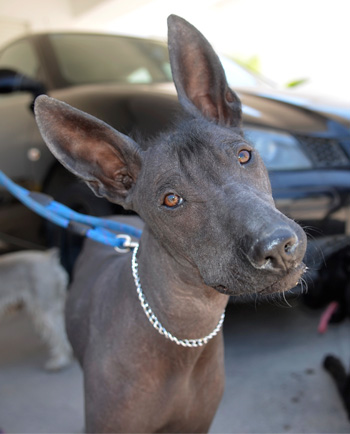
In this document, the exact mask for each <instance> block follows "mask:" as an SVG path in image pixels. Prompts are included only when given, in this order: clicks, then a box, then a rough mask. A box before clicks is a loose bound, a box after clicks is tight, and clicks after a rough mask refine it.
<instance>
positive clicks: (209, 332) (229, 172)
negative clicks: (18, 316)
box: [35, 15, 306, 433]
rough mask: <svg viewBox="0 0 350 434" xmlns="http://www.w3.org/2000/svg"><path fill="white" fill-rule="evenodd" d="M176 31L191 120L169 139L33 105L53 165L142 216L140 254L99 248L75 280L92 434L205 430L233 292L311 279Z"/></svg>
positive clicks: (56, 104) (226, 112) (247, 148)
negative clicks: (147, 137) (131, 133)
mask: <svg viewBox="0 0 350 434" xmlns="http://www.w3.org/2000/svg"><path fill="white" fill-rule="evenodd" d="M168 28H169V38H168V41H169V42H168V44H169V54H170V61H171V67H172V73H173V79H174V82H175V86H176V89H177V93H178V97H179V101H180V104H181V106H182V108H183V111H184V115H183V118H182V119H180V120H179V121H178V122H177V123H176V125H175V126H174V128H172V129H171V130H170V131H166V132H164V133H162V134H160V135H159V136H157V137H156V138H154V139H153V140H152V141H147V142H145V143H140V142H138V143H136V142H135V141H134V140H133V139H131V138H130V137H128V136H126V135H124V134H122V133H120V132H118V131H116V130H114V129H113V128H112V127H110V126H108V125H107V124H105V123H104V122H102V121H100V120H98V119H96V118H94V117H92V116H90V115H88V114H86V113H83V112H81V111H79V110H77V109H74V108H73V107H70V106H69V105H67V104H65V103H63V102H60V101H57V100H55V99H53V98H49V97H47V96H40V97H38V98H37V99H36V102H35V115H36V121H37V123H38V126H39V129H40V132H41V135H42V137H43V138H44V140H45V142H46V144H47V145H48V147H49V148H50V150H51V151H52V152H53V154H54V155H55V156H56V158H57V159H58V160H59V161H60V162H61V163H62V164H63V165H64V166H65V167H66V168H67V169H69V170H70V171H71V172H73V173H74V174H76V175H77V176H79V177H80V178H82V179H83V180H84V181H85V182H86V183H87V184H88V185H89V187H90V188H91V189H92V190H93V191H94V192H95V193H96V194H97V195H98V196H103V197H105V198H107V199H109V200H110V201H111V202H113V203H117V204H120V205H122V206H123V207H124V208H125V209H128V210H133V211H135V212H136V213H137V214H138V215H139V216H140V217H141V218H142V220H143V221H144V229H143V233H142V237H141V240H140V244H139V247H138V248H135V249H134V250H133V252H130V253H127V254H124V255H122V254H117V253H116V252H114V251H113V250H112V249H109V250H108V252H107V253H106V248H104V249H103V248H102V247H101V246H96V243H93V242H90V243H88V245H87V246H85V248H84V251H83V252H82V254H81V256H80V257H79V259H78V262H77V264H76V267H75V271H74V274H73V282H72V285H71V288H70V295H69V298H68V302H67V311H66V324H67V331H68V336H69V339H70V341H71V343H72V346H73V348H74V352H75V355H76V356H77V358H78V360H79V362H80V364H81V366H82V368H83V371H84V394H85V421H86V426H85V428H86V430H87V432H124V433H126V432H137V433H140V432H167V433H170V432H177V433H179V432H186V433H188V432H191V433H194V432H207V431H208V429H209V427H210V424H211V422H212V419H213V417H214V415H215V412H216V409H217V407H218V405H219V402H220V399H221V396H222V393H223V388H224V346H223V334H222V322H223V318H224V310H225V306H226V304H227V302H228V299H229V296H230V295H233V296H238V295H240V294H252V295H253V296H255V295H257V294H271V293H274V292H284V291H287V290H288V289H290V288H292V287H294V286H295V285H296V284H297V283H298V281H299V279H300V278H301V276H302V274H303V273H304V271H305V266H304V264H303V262H302V259H303V256H304V253H305V249H306V235H305V233H304V231H303V230H302V229H301V227H300V226H299V225H297V224H296V223H295V222H294V221H292V220H290V219H288V218H287V217H286V216H284V215H283V214H282V213H280V212H279V211H278V210H277V209H276V208H275V205H274V202H273V199H272V195H271V186H270V182H269V178H268V173H267V170H266V168H265V166H264V164H263V162H262V159H261V157H260V156H259V154H258V153H257V152H256V151H255V150H254V148H253V147H252V146H251V145H250V144H249V143H248V142H247V141H246V140H245V139H244V136H243V133H242V129H241V117H242V116H241V103H240V100H239V98H238V96H237V95H236V94H235V93H234V92H233V91H232V90H231V89H230V88H229V86H228V84H227V81H226V77H225V73H224V70H223V68H222V65H221V63H220V60H219V58H218V56H217V54H216V53H215V52H214V50H213V48H212V47H211V45H210V44H209V42H208V41H207V40H206V39H205V37H204V36H203V35H202V34H201V33H200V32H199V31H198V30H197V29H196V28H195V27H193V26H192V25H191V24H190V23H188V22H187V21H185V20H184V19H182V18H180V17H177V16H175V15H172V16H170V17H169V19H168ZM104 252H105V253H104Z"/></svg>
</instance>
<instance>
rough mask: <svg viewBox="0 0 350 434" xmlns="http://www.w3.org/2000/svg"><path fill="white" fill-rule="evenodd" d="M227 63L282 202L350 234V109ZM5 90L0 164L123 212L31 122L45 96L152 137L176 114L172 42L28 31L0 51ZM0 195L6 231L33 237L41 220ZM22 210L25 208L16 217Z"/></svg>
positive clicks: (89, 205) (87, 203)
mask: <svg viewBox="0 0 350 434" xmlns="http://www.w3.org/2000/svg"><path fill="white" fill-rule="evenodd" d="M222 63H223V65H224V68H225V71H226V75H227V78H228V81H229V83H230V85H232V87H233V88H234V90H235V91H236V92H237V93H238V94H239V97H240V98H241V100H242V104H243V114H244V128H245V131H246V136H247V137H248V138H249V139H250V141H251V142H252V143H253V144H254V145H255V146H256V148H257V149H258V150H259V151H260V153H261V155H262V157H263V159H264V161H265V163H266V165H267V167H268V169H269V172H270V178H271V183H272V189H273V195H274V198H275V200H276V204H277V207H278V208H279V209H280V210H281V211H282V212H284V213H285V214H287V215H288V216H289V217H291V218H294V219H296V220H297V221H298V222H300V224H301V225H303V226H304V227H306V228H307V231H308V232H309V233H311V234H312V235H313V236H316V237H319V236H325V235H333V234H345V233H349V232H350V226H349V225H350V217H349V213H350V202H349V198H350V194H349V193H350V109H349V107H346V106H345V105H344V106H343V107H342V106H341V105H339V104H338V105H335V104H330V103H328V102H327V101H324V100H322V99H321V98H320V99H319V101H318V102H315V101H312V100H310V99H309V98H307V97H301V96H297V95H296V94H294V93H292V92H287V91H285V92H282V91H280V90H278V89H276V88H274V87H273V86H271V85H270V84H268V83H267V82H265V81H263V80H261V79H260V78H259V77H257V76H255V75H253V74H252V73H250V72H248V71H247V70H245V69H244V68H242V67H241V66H239V65H238V64H237V63H235V62H233V61H232V60H230V59H227V58H224V57H223V58H222ZM0 92H1V93H2V95H0V169H1V170H3V171H4V172H5V173H6V174H7V175H8V176H10V177H11V178H12V179H13V180H15V181H16V182H19V183H21V184H22V185H25V186H26V187H28V188H30V189H35V190H42V191H45V192H47V193H49V194H51V195H52V196H54V198H55V199H56V200H58V201H61V202H64V203H66V204H68V205H69V206H71V207H73V208H74V209H76V210H79V211H81V212H85V213H95V214H97V215H99V214H100V215H102V214H109V213H111V212H117V213H118V212H122V210H121V209H119V208H112V205H111V204H109V203H107V202H106V201H103V200H101V199H97V198H96V197H94V196H93V195H92V193H90V191H89V190H88V189H87V188H86V187H85V186H84V185H83V184H81V183H80V182H78V181H77V180H76V179H75V178H74V177H73V176H72V175H70V174H69V173H68V172H66V170H65V169H64V168H63V167H62V166H60V165H59V163H57V162H56V160H54V158H53V157H52V155H51V154H50V153H49V151H48V150H47V148H46V146H45V145H44V142H43V141H42V139H41V137H40V135H39V131H38V129H37V126H36V123H35V120H34V116H33V112H32V107H33V100H34V98H35V97H36V96H37V95H39V94H41V93H47V94H48V95H50V96H53V97H55V98H58V99H60V100H62V101H65V102H67V103H69V104H71V105H72V106H74V107H77V108H79V109H81V110H84V111H86V112H88V113H90V114H92V115H94V116H96V117H98V118H100V119H102V120H104V121H105V122H107V123H108V124H110V125H112V126H113V127H115V128H117V129H118V130H120V131H122V132H124V133H127V134H134V133H135V134H136V133H138V134H142V135H143V136H146V137H147V136H148V137H149V136H152V135H154V134H157V133H158V132H159V131H160V130H163V129H164V128H167V127H169V126H171V125H172V123H173V122H174V119H176V117H177V116H178V115H179V104H178V102H177V96H176V93H175V89H174V86H173V83H172V78H171V71H170V65H169V59H168V50H167V46H166V44H165V43H163V42H161V41H154V40H148V39H140V38H131V37H124V36H116V35H103V34H100V35H97V34H87V33H85V34H83V33H75V34H73V33H70V34H66V33H46V34H33V35H29V36H26V37H25V38H22V39H19V40H16V41H14V42H12V43H11V44H9V45H8V46H6V47H5V48H3V49H2V50H1V51H0ZM0 195H1V196H0V198H1V199H0V200H1V207H0V228H1V229H0V231H1V232H2V235H5V238H6V235H16V236H18V234H20V238H21V239H25V240H32V238H33V237H34V235H37V234H36V232H37V229H38V228H39V225H38V224H37V225H36V226H35V230H34V229H33V226H32V225H33V222H32V219H31V214H30V213H29V212H26V211H23V210H21V207H20V206H18V204H17V203H16V202H15V201H13V199H12V198H11V197H10V196H9V195H8V194H7V193H6V192H5V191H0ZM20 212H24V213H26V214H24V217H23V215H22V217H21V218H17V217H16V216H17V215H18V213H20ZM29 224H30V225H31V228H29V227H28V225H29ZM4 233H5V234H4ZM0 239H1V234H0ZM7 239H9V238H7ZM46 242H47V240H46Z"/></svg>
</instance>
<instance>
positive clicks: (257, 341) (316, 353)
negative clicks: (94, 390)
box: [0, 302, 350, 433]
mask: <svg viewBox="0 0 350 434" xmlns="http://www.w3.org/2000/svg"><path fill="white" fill-rule="evenodd" d="M293 304H294V305H295V304H296V303H295V302H294V303H293ZM318 316H319V313H318V312H317V313H315V312H310V311H309V310H305V309H304V308H303V307H301V306H298V305H297V307H294V308H286V307H278V306H276V305H269V304H261V305H258V306H254V304H251V305H239V306H230V307H229V311H228V313H227V316H226V320H225V328H224V332H225V339H226V370H227V380H226V392H225V395H224V399H223V401H222V403H221V406H220V408H219V411H218V413H217V416H216V418H215V420H214V423H213V426H212V429H211V432H212V433H349V432H350V423H349V421H348V420H347V418H346V415H345V412H344V410H343V408H342V404H341V402H340V399H339V397H338V395H337V393H336V391H335V388H334V385H333V383H332V381H331V379H330V378H329V377H328V374H327V373H326V372H324V370H323V369H322V367H321V361H322V359H323V357H324V355H325V354H326V353H327V352H333V353H335V354H336V355H338V356H340V357H342V358H343V359H344V360H346V361H347V362H349V361H350V322H349V323H344V324H342V325H340V326H333V327H332V328H331V330H330V331H329V332H328V333H327V334H326V335H325V336H319V335H317V332H316V328H317V323H318ZM45 358H46V350H45V348H44V347H43V345H42V344H41V342H40V341H39V339H38V338H37V337H36V336H35V334H34V332H33V329H32V326H31V324H30V322H29V320H28V318H27V317H26V315H25V314H23V313H16V314H11V315H10V316H7V317H5V318H3V319H2V320H1V321H0V428H1V429H3V430H4V431H5V432H7V433H15V432H16V433H20V432H22V433H24V432H27V433H28V432H36V433H57V432H60V433H79V432H82V429H83V400H82V376H81V373H80V369H79V367H78V366H77V365H76V364H74V365H73V366H72V367H70V368H69V369H67V370H65V371H62V372H60V373H56V374H49V373H46V372H45V371H43V370H42V369H41V366H42V365H43V363H44V362H45Z"/></svg>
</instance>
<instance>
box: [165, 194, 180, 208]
mask: <svg viewBox="0 0 350 434" xmlns="http://www.w3.org/2000/svg"><path fill="white" fill-rule="evenodd" d="M182 202H183V199H182V197H181V196H179V195H177V194H175V193H169V194H167V195H166V196H165V198H164V202H163V204H164V205H165V206H167V207H168V208H174V207H175V206H179V205H181V204H182Z"/></svg>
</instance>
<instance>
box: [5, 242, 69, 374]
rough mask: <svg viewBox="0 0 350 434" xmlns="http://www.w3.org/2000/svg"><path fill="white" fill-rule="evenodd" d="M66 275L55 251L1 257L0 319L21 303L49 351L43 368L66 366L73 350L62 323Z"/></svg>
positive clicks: (15, 253) (8, 254) (21, 253)
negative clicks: (8, 310) (9, 309)
mask: <svg viewBox="0 0 350 434" xmlns="http://www.w3.org/2000/svg"><path fill="white" fill-rule="evenodd" d="M67 285H68V275H67V273H66V271H65V270H64V269H63V267H62V266H61V265H60V262H59V251H58V249H50V250H48V251H36V250H28V251H20V252H14V253H7V254H4V255H1V256H0V316H2V315H3V314H4V313H5V312H6V310H7V309H8V308H9V307H10V306H15V305H17V304H19V303H20V304H22V305H23V306H24V308H25V310H26V311H27V312H28V314H29V315H30V317H31V319H32V320H33V322H34V325H35V328H36V330H37V332H38V334H39V335H40V337H41V338H42V340H43V341H44V342H45V343H46V345H47V346H48V348H49V352H50V357H49V359H48V360H47V362H46V364H45V369H47V370H50V371H53V370H58V369H62V368H64V367H66V366H68V365H69V364H70V363H71V361H72V348H71V346H70V343H69V341H68V338H67V334H66V330H65V324H64V306H65V301H66V293H67Z"/></svg>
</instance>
